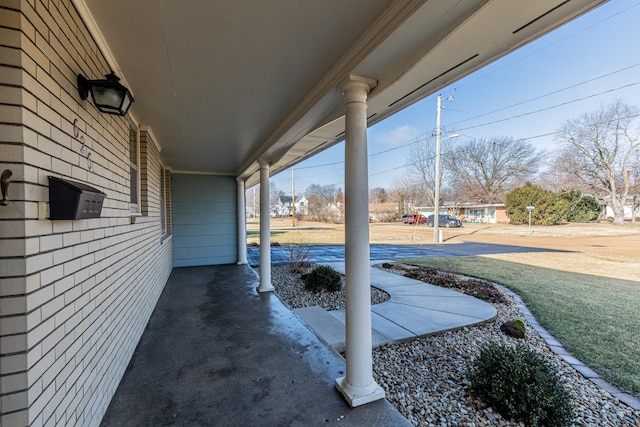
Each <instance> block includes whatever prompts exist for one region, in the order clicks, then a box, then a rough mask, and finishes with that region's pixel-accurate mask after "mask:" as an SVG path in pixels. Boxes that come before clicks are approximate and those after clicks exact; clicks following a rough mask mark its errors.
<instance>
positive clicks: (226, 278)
mask: <svg viewBox="0 0 640 427" xmlns="http://www.w3.org/2000/svg"><path fill="white" fill-rule="evenodd" d="M257 285H258V277H257V275H256V274H255V272H254V271H253V270H252V269H251V268H249V267H248V266H236V265H224V266H206V267H184V268H176V269H174V271H173V273H172V274H171V277H170V278H169V281H168V283H167V285H166V287H165V289H164V291H163V293H162V295H161V297H160V300H159V302H158V305H157V306H156V308H155V310H154V312H153V315H152V316H151V319H150V321H149V324H148V325H147V328H146V330H145V332H144V334H143V336H142V339H141V340H140V343H139V344H138V347H137V349H136V351H135V354H134V356H133V358H132V360H131V362H130V364H129V367H128V368H127V371H126V373H125V375H124V378H123V379H122V382H121V383H120V386H119V388H118V390H117V392H116V394H115V396H114V398H113V400H112V402H111V405H110V407H109V409H108V411H107V414H106V415H105V417H104V419H103V422H102V426H143V425H144V426H151V425H153V426H160V425H180V426H192V425H201V426H214V425H215V426H258V425H259V426H315V425H331V424H341V425H349V426H403V425H410V424H409V423H408V421H407V420H406V419H404V418H403V417H402V416H401V415H400V414H399V413H398V412H397V411H396V410H395V409H394V408H393V407H392V406H391V404H390V403H389V402H387V401H386V400H380V401H377V402H373V403H370V404H368V405H364V406H361V407H358V408H350V407H349V406H348V405H347V404H346V403H345V401H344V399H343V398H342V396H341V395H340V393H339V392H338V391H337V390H336V389H335V388H334V385H333V383H334V380H335V378H338V377H341V376H343V375H344V369H345V364H344V360H343V359H342V357H340V355H339V354H337V353H336V352H334V351H333V350H332V349H331V348H330V347H328V346H327V345H326V344H325V343H323V342H322V341H320V340H319V339H318V337H317V336H316V335H315V334H314V333H313V332H311V331H310V330H309V329H308V328H307V327H306V326H305V325H304V324H303V323H302V322H301V321H300V319H299V318H298V317H297V316H296V315H295V314H293V313H292V312H291V311H290V310H288V309H287V308H286V307H285V306H283V304H282V303H281V302H280V300H279V299H278V298H277V297H276V296H275V295H274V294H272V293H266V294H258V293H257V292H256V287H257Z"/></svg>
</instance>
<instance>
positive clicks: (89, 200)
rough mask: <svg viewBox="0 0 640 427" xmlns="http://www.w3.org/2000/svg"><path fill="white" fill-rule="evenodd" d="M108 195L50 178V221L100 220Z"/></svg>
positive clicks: (80, 184) (84, 185) (91, 188)
mask: <svg viewBox="0 0 640 427" xmlns="http://www.w3.org/2000/svg"><path fill="white" fill-rule="evenodd" d="M106 196H107V195H106V194H105V193H103V192H102V191H100V190H97V189H95V188H93V187H90V186H88V185H86V184H82V183H80V182H74V181H68V180H66V179H62V178H56V177H55V176H50V177H49V219H85V218H100V212H102V202H103V201H104V198H105V197H106Z"/></svg>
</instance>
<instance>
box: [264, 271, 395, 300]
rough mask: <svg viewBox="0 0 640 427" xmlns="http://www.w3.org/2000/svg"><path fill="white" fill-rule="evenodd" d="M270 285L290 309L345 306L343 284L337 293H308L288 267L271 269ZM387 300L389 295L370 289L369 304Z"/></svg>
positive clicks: (298, 277) (302, 283) (301, 281)
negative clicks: (315, 306)
mask: <svg viewBox="0 0 640 427" xmlns="http://www.w3.org/2000/svg"><path fill="white" fill-rule="evenodd" d="M314 266H315V265H314V264H309V265H307V266H306V267H304V269H303V271H302V273H303V274H304V273H308V272H310V271H311V270H312V269H313V267H314ZM271 283H272V284H273V287H274V288H275V290H276V293H277V294H278V296H279V297H280V299H281V300H283V301H284V302H285V303H286V304H287V305H288V306H289V307H290V308H293V309H295V308H302V307H311V306H314V305H319V306H320V307H322V308H324V309H325V310H340V309H341V308H344V306H345V290H344V284H343V286H342V290H340V291H337V292H310V291H308V290H307V289H305V285H304V281H303V280H302V279H301V278H300V274H294V273H291V269H290V268H289V266H288V265H276V266H273V267H271ZM388 300H389V294H388V293H386V292H385V291H383V290H380V289H378V288H374V287H371V304H380V303H383V302H385V301H388Z"/></svg>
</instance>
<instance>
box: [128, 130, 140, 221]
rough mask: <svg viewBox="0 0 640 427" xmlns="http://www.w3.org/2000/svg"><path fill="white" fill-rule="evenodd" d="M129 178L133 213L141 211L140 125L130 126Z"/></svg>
mask: <svg viewBox="0 0 640 427" xmlns="http://www.w3.org/2000/svg"><path fill="white" fill-rule="evenodd" d="M129 179H130V183H131V185H130V194H131V200H130V203H131V213H133V214H138V213H140V130H139V129H138V126H136V125H134V124H131V125H130V126H129Z"/></svg>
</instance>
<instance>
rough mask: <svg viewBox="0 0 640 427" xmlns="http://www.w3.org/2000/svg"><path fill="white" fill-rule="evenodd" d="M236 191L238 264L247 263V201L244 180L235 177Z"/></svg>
mask: <svg viewBox="0 0 640 427" xmlns="http://www.w3.org/2000/svg"><path fill="white" fill-rule="evenodd" d="M236 182H237V190H236V191H237V192H238V197H237V200H238V265H242V264H247V202H246V200H245V195H244V192H245V189H244V181H243V180H242V179H240V178H236Z"/></svg>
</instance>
